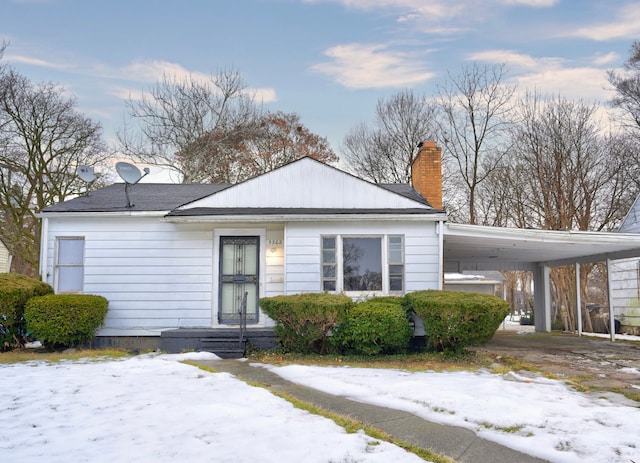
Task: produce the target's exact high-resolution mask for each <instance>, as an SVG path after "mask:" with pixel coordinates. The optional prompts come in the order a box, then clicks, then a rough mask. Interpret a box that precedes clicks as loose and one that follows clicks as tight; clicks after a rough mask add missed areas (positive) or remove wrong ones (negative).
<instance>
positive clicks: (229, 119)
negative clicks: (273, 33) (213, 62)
mask: <svg viewBox="0 0 640 463" xmlns="http://www.w3.org/2000/svg"><path fill="white" fill-rule="evenodd" d="M127 107H128V110H129V116H130V117H131V119H132V120H133V121H134V122H135V124H134V127H131V126H129V127H125V128H124V130H123V131H122V132H121V133H120V134H119V135H118V138H119V141H120V145H121V149H122V151H123V152H125V153H126V154H128V155H130V156H132V157H134V158H137V159H139V160H141V161H143V162H149V163H153V164H156V165H159V166H162V167H165V168H169V169H173V170H175V171H177V172H178V173H179V174H181V177H182V182H183V183H191V182H197V181H203V180H204V179H206V178H209V177H211V175H210V173H211V172H224V169H226V168H232V166H235V165H236V160H237V158H241V157H243V156H244V155H245V154H246V153H244V152H243V149H244V147H245V146H244V142H243V141H244V140H246V139H249V138H252V137H253V136H255V133H256V131H257V129H258V121H259V119H260V116H261V110H260V108H259V107H258V105H257V104H256V103H255V101H254V97H253V95H251V94H250V93H249V92H248V90H247V87H246V85H245V84H244V82H243V80H242V78H241V76H240V74H239V73H238V72H237V71H234V70H228V71H221V72H218V73H217V74H216V75H212V76H211V77H210V79H209V80H208V81H205V82H203V81H199V80H197V79H195V78H193V77H189V78H186V79H184V80H178V79H176V78H170V77H167V76H164V77H163V79H162V80H161V81H160V82H158V83H157V84H156V85H155V86H154V87H153V88H152V89H151V90H150V91H149V92H148V93H145V94H144V95H143V96H142V99H140V100H136V99H133V98H130V99H129V100H128V101H127ZM178 154H179V155H178ZM217 175H218V176H221V177H227V178H229V179H230V178H233V177H235V175H234V173H233V172H230V173H229V175H221V174H217Z"/></svg>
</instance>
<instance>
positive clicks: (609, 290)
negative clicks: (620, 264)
mask: <svg viewBox="0 0 640 463" xmlns="http://www.w3.org/2000/svg"><path fill="white" fill-rule="evenodd" d="M607 295H608V297H609V335H610V336H611V342H614V341H615V340H616V320H615V318H614V316H613V289H612V285H611V259H607Z"/></svg>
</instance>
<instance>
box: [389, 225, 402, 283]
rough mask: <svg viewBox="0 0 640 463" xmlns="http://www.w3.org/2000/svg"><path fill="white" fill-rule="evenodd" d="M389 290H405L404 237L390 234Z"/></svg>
mask: <svg viewBox="0 0 640 463" xmlns="http://www.w3.org/2000/svg"><path fill="white" fill-rule="evenodd" d="M388 251H389V252H388V263H389V291H394V292H402V291H404V237H403V236H402V235H390V236H389V250H388Z"/></svg>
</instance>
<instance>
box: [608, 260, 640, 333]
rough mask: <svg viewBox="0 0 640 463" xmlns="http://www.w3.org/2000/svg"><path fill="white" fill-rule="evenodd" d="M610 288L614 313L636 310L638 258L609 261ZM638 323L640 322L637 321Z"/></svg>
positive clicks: (638, 300) (638, 301)
mask: <svg viewBox="0 0 640 463" xmlns="http://www.w3.org/2000/svg"><path fill="white" fill-rule="evenodd" d="M610 271H611V289H612V293H613V307H614V312H615V314H616V315H620V314H624V313H625V312H632V311H633V312H635V311H638V308H639V307H640V294H639V293H640V287H639V283H638V279H639V277H640V260H639V259H637V258H632V259H622V260H616V261H613V262H612V263H611V269H610ZM638 324H640V323H638Z"/></svg>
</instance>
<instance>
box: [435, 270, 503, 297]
mask: <svg viewBox="0 0 640 463" xmlns="http://www.w3.org/2000/svg"><path fill="white" fill-rule="evenodd" d="M505 280H506V278H505V277H504V275H502V273H500V272H497V271H491V270H487V271H483V272H478V271H476V272H469V271H465V272H462V273H445V274H444V289H446V290H448V291H463V292H467V293H482V294H491V295H494V296H498V297H500V298H502V299H506V295H505V293H504V291H505V290H504V282H505Z"/></svg>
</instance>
